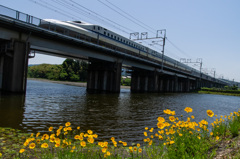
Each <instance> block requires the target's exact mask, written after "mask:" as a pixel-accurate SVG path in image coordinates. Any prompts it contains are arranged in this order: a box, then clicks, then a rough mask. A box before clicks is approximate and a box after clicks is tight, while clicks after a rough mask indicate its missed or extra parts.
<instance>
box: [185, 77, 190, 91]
mask: <svg viewBox="0 0 240 159" xmlns="http://www.w3.org/2000/svg"><path fill="white" fill-rule="evenodd" d="M189 91H190V79H189V78H187V79H186V92H189Z"/></svg>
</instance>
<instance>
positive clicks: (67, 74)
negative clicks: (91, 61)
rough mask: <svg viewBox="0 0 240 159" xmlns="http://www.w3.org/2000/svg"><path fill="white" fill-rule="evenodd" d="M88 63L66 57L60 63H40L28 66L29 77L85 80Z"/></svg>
mask: <svg viewBox="0 0 240 159" xmlns="http://www.w3.org/2000/svg"><path fill="white" fill-rule="evenodd" d="M87 68H88V64H87V62H85V61H78V60H73V59H66V60H65V61H63V63H62V64H61V65H51V64H40V65H35V66H29V67H28V77H29V78H45V79H49V80H60V81H75V82H76V81H82V82H86V81H87Z"/></svg>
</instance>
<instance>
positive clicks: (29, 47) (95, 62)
mask: <svg viewBox="0 0 240 159" xmlns="http://www.w3.org/2000/svg"><path fill="white" fill-rule="evenodd" d="M39 24H41V19H38V18H35V17H33V16H31V15H27V14H24V13H21V12H18V11H15V10H12V9H10V8H7V7H4V6H1V5H0V90H3V91H10V92H20V93H24V92H25V91H26V83H27V80H26V79H27V70H28V59H29V58H31V57H32V54H31V52H32V51H36V52H39V53H43V54H47V55H53V56H60V57H67V58H75V59H84V60H88V61H89V68H88V81H87V91H89V92H91V91H106V92H120V82H121V71H122V66H123V65H127V66H130V67H131V70H132V75H131V78H132V81H131V91H132V92H188V91H191V90H195V89H198V88H200V87H223V86H224V85H226V83H224V82H223V81H220V80H218V79H215V78H213V77H211V76H208V75H206V74H203V73H201V74H200V76H199V75H196V74H194V72H187V71H184V70H182V69H179V68H178V66H177V64H176V66H175V65H174V67H170V66H168V64H167V63H166V62H165V61H164V60H162V61H160V62H159V61H156V60H154V59H151V58H149V57H143V56H141V55H137V54H134V53H132V52H131V51H129V50H125V49H122V48H118V47H117V46H114V45H109V44H106V45H104V44H99V42H97V41H96V40H94V39H91V38H89V37H87V36H84V35H80V34H77V33H74V32H71V30H67V29H65V30H64V31H63V32H62V33H59V32H56V28H55V26H54V25H52V24H51V23H49V26H48V28H47V29H46V28H41V27H39ZM162 63H163V65H162ZM163 66H164V67H163Z"/></svg>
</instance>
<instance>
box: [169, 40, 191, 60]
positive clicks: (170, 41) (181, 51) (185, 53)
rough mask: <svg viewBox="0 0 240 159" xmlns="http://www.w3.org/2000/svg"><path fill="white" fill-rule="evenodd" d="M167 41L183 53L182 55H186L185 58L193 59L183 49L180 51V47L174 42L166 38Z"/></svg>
mask: <svg viewBox="0 0 240 159" xmlns="http://www.w3.org/2000/svg"><path fill="white" fill-rule="evenodd" d="M166 40H167V41H168V42H169V43H170V44H171V45H172V46H173V47H175V48H176V49H177V50H178V51H179V52H181V53H182V54H184V55H185V56H188V57H191V56H190V55H189V54H187V53H185V52H184V51H183V50H182V49H180V48H179V47H177V46H176V45H175V44H174V43H173V42H171V41H170V40H169V39H168V38H166Z"/></svg>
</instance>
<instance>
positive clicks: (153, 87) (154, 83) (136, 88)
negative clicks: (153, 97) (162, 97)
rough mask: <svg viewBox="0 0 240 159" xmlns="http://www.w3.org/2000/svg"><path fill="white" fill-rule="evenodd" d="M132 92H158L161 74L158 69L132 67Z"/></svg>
mask: <svg viewBox="0 0 240 159" xmlns="http://www.w3.org/2000/svg"><path fill="white" fill-rule="evenodd" d="M132 70H133V72H132V79H131V92H158V90H159V86H160V84H159V76H158V73H157V72H156V71H147V70H143V69H139V68H132Z"/></svg>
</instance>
